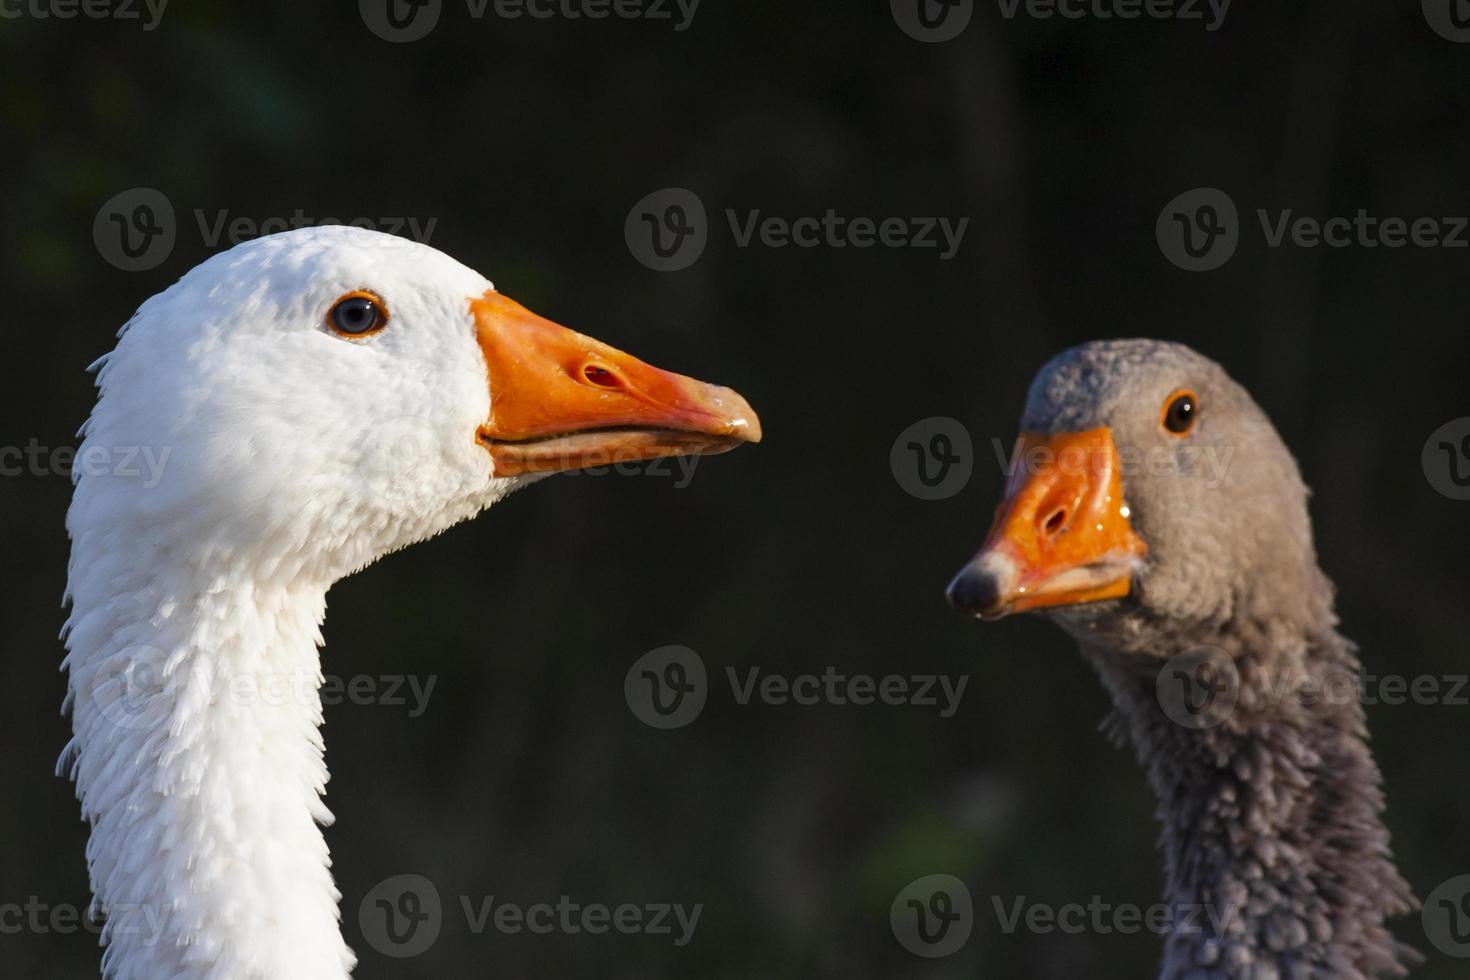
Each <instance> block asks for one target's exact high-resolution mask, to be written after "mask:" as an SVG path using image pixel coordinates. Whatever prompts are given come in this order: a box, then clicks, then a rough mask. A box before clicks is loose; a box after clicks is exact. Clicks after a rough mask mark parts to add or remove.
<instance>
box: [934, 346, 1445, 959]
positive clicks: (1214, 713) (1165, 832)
mask: <svg viewBox="0 0 1470 980" xmlns="http://www.w3.org/2000/svg"><path fill="white" fill-rule="evenodd" d="M1021 429H1022V434H1021V436H1020V438H1019V440H1018V442H1017V446H1016V450H1015V455H1014V457H1013V462H1012V468H1011V474H1010V478H1009V481H1008V483H1007V485H1006V490H1005V494H1004V499H1003V500H1002V502H1001V504H1000V507H999V508H998V510H997V512H996V515H995V519H994V522H993V524H992V527H991V530H990V533H989V535H988V536H987V537H986V538H985V541H984V544H983V545H982V547H981V549H980V552H979V553H978V554H977V555H976V556H975V557H974V558H973V559H972V560H971V561H970V562H969V563H968V564H966V565H965V566H964V567H963V568H962V569H961V570H960V572H959V574H958V575H956V576H955V578H954V580H953V581H952V582H951V583H950V586H949V591H948V595H949V599H950V602H951V603H952V604H953V605H954V606H955V607H956V608H957V609H959V610H960V611H961V612H963V613H965V614H968V615H973V616H976V617H979V618H982V619H994V618H999V617H1001V616H1005V615H1007V614H1009V613H1012V612H1023V611H1033V610H1034V611H1037V612H1040V613H1042V614H1044V615H1046V616H1047V617H1048V618H1051V619H1053V620H1054V621H1055V622H1057V623H1058V624H1059V625H1061V626H1062V627H1063V628H1064V629H1066V630H1067V631H1068V632H1069V633H1071V634H1072V635H1073V636H1075V637H1076V638H1077V639H1078V640H1079V642H1080V643H1081V646H1082V652H1083V654H1084V656H1085V658H1086V659H1087V660H1088V661H1089V662H1090V663H1091V664H1092V665H1093V666H1094V667H1095V668H1096V669H1097V671H1098V673H1099V675H1100V676H1101V678H1102V680H1103V682H1104V684H1105V686H1106V687H1107V689H1108V691H1109V693H1110V694H1111V695H1112V698H1113V703H1114V708H1115V710H1114V714H1113V716H1112V718H1110V719H1109V723H1108V729H1109V730H1110V732H1111V733H1112V734H1113V735H1114V736H1116V737H1117V738H1119V739H1124V740H1127V741H1130V742H1131V743H1132V745H1133V747H1134V749H1135V751H1136V753H1137V754H1138V756H1139V759H1140V761H1141V762H1142V763H1143V765H1144V767H1145V769H1146V770H1147V773H1148V776H1149V779H1150V782H1151V783H1152V785H1153V787H1154V790H1155V794H1156V796H1157V797H1158V800H1159V808H1158V817H1159V820H1160V822H1161V825H1162V839H1161V845H1162V849H1163V852H1164V856H1165V875H1166V897H1167V899H1168V900H1169V901H1170V902H1171V903H1172V904H1174V905H1175V906H1176V907H1180V906H1197V907H1203V908H1205V909H1206V910H1207V911H1210V912H1211V915H1209V916H1205V917H1203V918H1204V919H1205V920H1206V922H1205V924H1204V926H1203V927H1202V928H1200V929H1197V930H1185V929H1176V930H1175V931H1174V932H1171V933H1170V934H1169V935H1168V936H1167V937H1166V939H1165V952H1164V963H1163V969H1162V971H1161V974H1160V975H1161V977H1165V978H1170V980H1172V978H1176V977H1189V978H1231V980H1234V978H1252V980H1262V978H1276V977H1282V978H1285V977H1313V978H1315V977H1327V976H1331V977H1349V978H1367V977H1377V976H1399V975H1402V974H1403V973H1404V968H1405V964H1407V963H1411V962H1413V961H1414V959H1415V958H1416V956H1415V954H1414V953H1413V952H1412V951H1411V950H1409V949H1407V948H1406V947H1403V946H1401V945H1400V944H1397V943H1396V942H1395V941H1394V940H1393V938H1392V936H1391V935H1390V934H1389V933H1388V932H1387V930H1386V929H1385V927H1384V925H1383V920H1384V918H1385V917H1387V916H1389V915H1393V914H1398V913H1401V912H1404V911H1406V910H1408V909H1410V908H1412V907H1413V905H1414V899H1413V897H1412V895H1411V893H1410V890H1409V888H1408V886H1407V885H1406V884H1405V883H1404V881H1403V880H1402V879H1401V878H1400V877H1399V875H1398V873H1397V871H1396V870H1395V869H1394V867H1393V864H1392V862H1391V860H1390V858H1389V855H1388V833H1387V831H1386V830H1385V829H1384V827H1383V824H1382V822H1381V819H1380V813H1381V811H1382V808H1383V798H1382V792H1381V789H1380V787H1379V784H1380V778H1379V774H1378V770H1377V767H1376V766H1375V764H1374V762H1373V760H1372V757H1371V755H1370V754H1369V752H1368V750H1367V747H1366V745H1365V743H1364V741H1363V739H1364V736H1365V734H1366V730H1365V725H1364V719H1363V711H1362V707H1361V704H1360V700H1359V698H1358V696H1357V695H1358V688H1357V683H1356V681H1357V677H1358V670H1359V665H1358V660H1357V658H1356V655H1355V653H1354V649H1353V647H1352V645H1351V644H1350V643H1349V642H1348V641H1346V640H1345V639H1343V638H1342V637H1341V636H1339V635H1338V633H1337V632H1336V629H1335V627H1336V617H1335V615H1334V613H1333V611H1332V586H1331V583H1330V582H1329V581H1328V579H1327V578H1326V576H1325V575H1324V574H1323V573H1322V571H1321V569H1320V568H1319V567H1318V564H1317V558H1316V554H1315V549H1314V547H1313V544H1312V533H1311V524H1310V520H1309V518H1308V515H1307V506H1306V499H1307V489H1306V487H1305V485H1304V484H1303V482H1302V479H1301V476H1300V474H1299V471H1298V469H1297V466H1296V462H1295V460H1294V459H1293V458H1292V456H1291V453H1290V452H1289V451H1288V450H1287V448H1286V446H1285V444H1284V443H1283V442H1282V441H1281V438H1280V436H1278V435H1277V433H1276V431H1275V429H1274V428H1273V426H1272V425H1271V423H1270V421H1269V419H1267V417H1266V415H1265V413H1264V412H1262V411H1261V409H1260V408H1259V407H1258V406H1257V405H1256V404H1255V402H1254V401H1253V400H1252V398H1251V397H1250V395H1249V394H1248V393H1247V392H1246V391H1245V389H1244V388H1242V387H1241V386H1240V385H1239V384H1237V383H1236V382H1234V381H1233V380H1231V379H1230V377H1229V376H1228V375H1226V373H1225V371H1224V370H1223V369H1222V368H1221V367H1220V366H1219V365H1218V364H1215V363H1214V362H1213V361H1211V360H1209V359H1208V358H1205V357H1203V356H1201V355H1199V354H1197V353H1195V352H1194V351H1192V350H1190V349H1189V348H1187V347H1184V346H1181V345H1179V344H1172V343H1164V342H1160V341H1153V340H1119V341H1102V342H1097V343H1091V344H1085V345H1083V346H1080V347H1075V348H1072V349H1070V350H1067V351H1064V352H1063V353H1062V354H1060V355H1058V356H1057V357H1055V358H1054V359H1053V360H1052V361H1050V362H1049V363H1048V364H1047V365H1046V366H1045V367H1043V368H1042V370H1041V372H1040V373H1039V374H1038V375H1037V377H1036V379H1035V381H1034V382H1033V383H1032V386H1031V390H1030V394H1029V396H1028V398H1027V401H1026V408H1025V412H1024V415H1023V417H1022V421H1021ZM1179 671H1184V672H1185V674H1184V677H1183V679H1184V681H1185V682H1186V683H1190V684H1192V683H1199V684H1200V687H1199V689H1198V691H1188V690H1186V691H1181V692H1180V694H1179V696H1178V698H1175V697H1173V696H1171V692H1173V690H1174V688H1173V685H1174V683H1175V682H1176V681H1178V680H1179V678H1178V677H1171V676H1170V674H1171V673H1178V672H1179ZM1200 691H1203V692H1204V693H1206V694H1208V695H1209V696H1208V697H1206V698H1204V699H1203V701H1202V702H1201V701H1200V699H1198V698H1196V697H1195V695H1196V694H1197V693H1199V692H1200ZM1216 694H1223V695H1225V696H1224V697H1219V698H1217V697H1215V695H1216ZM1201 705H1202V706H1201ZM1186 707H1187V708H1188V709H1189V710H1188V711H1182V710H1181V709H1183V708H1186ZM1195 709H1200V710H1198V712H1196V711H1195ZM1179 921H1180V922H1181V923H1182V922H1184V921H1185V916H1183V915H1181V916H1180V917H1179ZM1189 921H1190V923H1191V925H1193V924H1194V923H1193V917H1192V916H1191V917H1189Z"/></svg>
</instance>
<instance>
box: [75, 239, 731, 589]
mask: <svg viewBox="0 0 1470 980" xmlns="http://www.w3.org/2000/svg"><path fill="white" fill-rule="evenodd" d="M101 363H102V370H101V373H100V377H99V387H100V389H101V394H100V396H99V401H98V405H97V408H96V410H95V412H94V413H93V416H92V418H91V420H90V421H89V423H88V426H87V429H86V436H87V441H88V444H89V445H95V446H100V447H112V449H113V451H115V452H119V453H121V452H123V451H124V450H125V449H127V448H132V449H133V450H134V451H136V450H137V449H138V448H141V449H142V450H144V451H145V452H146V454H147V458H149V459H151V460H153V461H154V462H156V463H157V466H156V467H153V468H151V469H149V470H147V473H146V475H147V477H150V478H143V477H140V476H139V475H137V472H141V471H142V470H143V468H141V467H134V468H132V469H129V470H128V471H127V475H123V468H122V467H120V466H119V467H116V468H115V469H116V470H117V472H109V473H106V474H100V475H99V476H97V477H96V478H90V477H89V478H83V479H82V480H81V481H80V483H79V486H78V488H77V503H76V505H75V506H74V510H73V515H72V521H73V523H74V524H75V525H77V526H78V528H80V529H84V528H85V527H95V526H103V527H109V528H119V527H127V528H135V529H141V530H142V531H143V532H144V533H145V534H147V535H148V536H150V537H152V538H155V539H156V538H159V537H163V538H166V539H167V540H169V541H171V542H173V543H174V546H173V547H172V550H173V551H175V552H179V553H181V554H182V557H184V558H187V559H201V560H202V559H205V558H209V557H214V558H226V559H230V560H232V561H236V562H240V561H247V560H249V559H252V558H253V559H254V560H255V563H256V564H257V565H259V564H260V563H262V562H265V563H268V564H269V565H270V567H271V569H272V570H273V571H274V573H275V574H277V575H279V576H292V575H306V576H309V577H310V578H312V579H320V580H325V581H328V582H330V581H333V580H335V579H336V578H339V577H341V576H343V575H345V574H347V573H349V572H351V571H353V570H355V569H357V568H359V567H361V566H363V565H365V564H367V563H368V562H370V561H372V560H373V559H374V558H376V557H378V556H380V555H382V554H384V553H386V552H389V551H392V550H394V549H396V548H400V547H403V546H405V545H407V544H410V543H412V542H414V541H417V540H420V539H422V538H425V537H428V536H430V535H432V534H435V533H437V532H439V531H441V530H443V529H444V528H446V527H448V526H449V525H451V524H453V523H455V522H457V521H459V520H462V519H464V518H467V517H470V516H472V515H473V514H475V513H476V512H478V511H479V510H481V509H483V508H484V507H486V506H488V505H489V504H491V503H493V502H495V501H496V500H499V499H500V498H502V497H504V496H505V495H506V494H507V493H509V492H511V491H512V490H514V489H515V488H517V487H519V486H522V485H525V484H526V483H528V482H531V481H533V480H535V479H537V478H539V477H542V476H545V475H547V474H550V473H555V472H558V471H563V470H571V469H577V468H581V467H586V466H594V465H605V464H608V463H614V462H623V461H632V460H642V459H650V458H654V457H658V456H667V455H683V454H706V453H717V452H722V451H725V450H728V449H731V448H733V447H735V446H736V445H739V444H740V443H742V442H754V441H758V440H759V439H760V423H759V421H758V419H757V417H756V415H755V413H754V412H753V411H752V410H751V408H750V406H749V405H748V404H747V403H746V402H745V400H744V399H742V398H741V397H740V396H739V395H738V394H736V393H735V392H733V391H731V390H730V389H728V388H721V387H717V386H714V385H710V384H705V383H703V382H700V381H695V380H693V379H691V378H687V377H682V376H680V375H677V374H672V373H669V372H666V371H662V370H659V369H657V368H654V367H652V366H650V365H648V364H645V363H643V362H642V361H640V360H638V359H636V358H634V357H632V356H630V355H628V354H625V353H623V352H621V351H619V350H616V349H614V348H613V347H610V346H608V345H606V344H603V343H600V342H599V341H596V340H593V339H592V338H590V337H587V336H583V335H582V334H579V333H576V332H574V331H572V330H569V329H567V328H565V327H561V326H558V325H557V324H555V323H552V322H551V321H549V320H546V319H543V318H541V317H539V316H536V315H535V314H533V313H531V312H530V311H528V310H526V309H525V308H524V307H522V306H520V305H519V304H517V303H516V302H514V301H513V300H510V299H508V298H507V297H505V296H503V295H501V294H500V293H498V292H496V291H495V289H494V287H493V285H492V284H491V282H490V281H489V280H488V279H486V278H485V277H484V276H482V275H480V274H479V273H477V272H475V271H474V270H472V269H469V268H467V267H466V266H464V265H461V264H460V263H459V262H456V261H455V260H454V259H452V258H450V257H449V256H447V255H444V254H443V253H441V252H438V251H436V250H434V249H432V248H429V247H427V246H425V245H421V244H418V243H415V242H410V241H407V240H404V239H400V238H395V237H393V236H389V235H384V234H380V233H377V232H371V231H366V230H363V229H359V228H351V227H323V228H310V229H303V230H296V231H289V232H285V233H282V234H278V235H272V236H268V237H264V238H260V239H256V240H252V241H249V242H246V243H243V244H240V245H237V246H235V247H234V248H231V249H230V250H228V251H226V252H223V253H221V254H219V255H216V256H214V257H213V258H211V259H209V260H208V261H206V262H204V263H203V264H201V265H199V266H197V267H196V268H194V269H193V270H192V271H190V272H189V273H187V274H186V275H185V276H184V277H183V278H182V279H180V280H179V281H178V282H177V283H175V284H174V285H173V286H172V287H170V288H169V289H168V290H166V291H165V292H163V293H160V294H159V295H157V296H155V297H153V298H152V299H150V300H148V301H147V302H145V303H144V304H143V305H142V307H141V308H140V309H139V310H138V312H137V314H136V315H135V316H134V317H133V318H132V320H130V321H129V323H128V324H127V325H126V326H125V327H124V329H123V332H122V334H121V337H120V340H119V342H118V345H117V347H116V349H115V350H114V351H113V352H112V353H111V354H109V355H108V356H107V357H106V358H104V359H103V362H101ZM84 451H85V446H84Z"/></svg>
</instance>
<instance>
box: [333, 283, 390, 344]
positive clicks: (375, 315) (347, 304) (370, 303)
mask: <svg viewBox="0 0 1470 980" xmlns="http://www.w3.org/2000/svg"><path fill="white" fill-rule="evenodd" d="M387 324H388V309H387V307H385V306H384V305H383V301H382V300H380V299H379V298H378V297H377V296H374V295H373V294H372V293H369V292H367V291H365V290H358V291H355V292H351V293H348V294H347V295H346V296H343V297H342V298H341V299H339V300H337V302H335V303H333V304H332V308H331V310H329V311H328V312H327V326H329V327H331V328H332V329H333V330H335V331H336V332H337V333H339V334H343V335H345V336H348V337H362V336H365V335H367V334H370V333H376V332H377V331H379V330H381V329H383V327H385V326H387Z"/></svg>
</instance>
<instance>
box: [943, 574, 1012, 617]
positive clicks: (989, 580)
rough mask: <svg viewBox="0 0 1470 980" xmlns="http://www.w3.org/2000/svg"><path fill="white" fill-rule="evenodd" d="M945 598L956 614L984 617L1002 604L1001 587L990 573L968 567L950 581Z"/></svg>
mask: <svg viewBox="0 0 1470 980" xmlns="http://www.w3.org/2000/svg"><path fill="white" fill-rule="evenodd" d="M944 596H945V598H946V599H948V600H949V604H950V605H951V606H953V607H954V608H955V611H956V612H959V613H963V614H964V615H966V616H983V615H986V614H989V613H992V612H994V610H995V607H996V606H997V605H998V604H999V603H1000V585H999V583H998V582H996V580H995V576H993V575H991V574H990V573H988V572H985V571H982V570H981V569H978V568H976V567H975V566H974V565H966V566H965V567H964V568H962V569H960V571H959V574H958V575H956V576H955V577H954V579H953V580H951V581H950V583H949V588H947V589H945V590H944Z"/></svg>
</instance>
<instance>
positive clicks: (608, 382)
mask: <svg viewBox="0 0 1470 980" xmlns="http://www.w3.org/2000/svg"><path fill="white" fill-rule="evenodd" d="M582 377H584V378H586V379H587V380H588V381H589V382H591V383H592V384H594V385H596V386H597V387H599V388H621V387H622V382H620V381H619V380H618V376H617V375H616V374H613V373H612V372H611V371H609V370H608V369H607V368H605V367H602V366H601V365H599V364H589V365H587V366H586V367H584V368H583V369H582Z"/></svg>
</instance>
